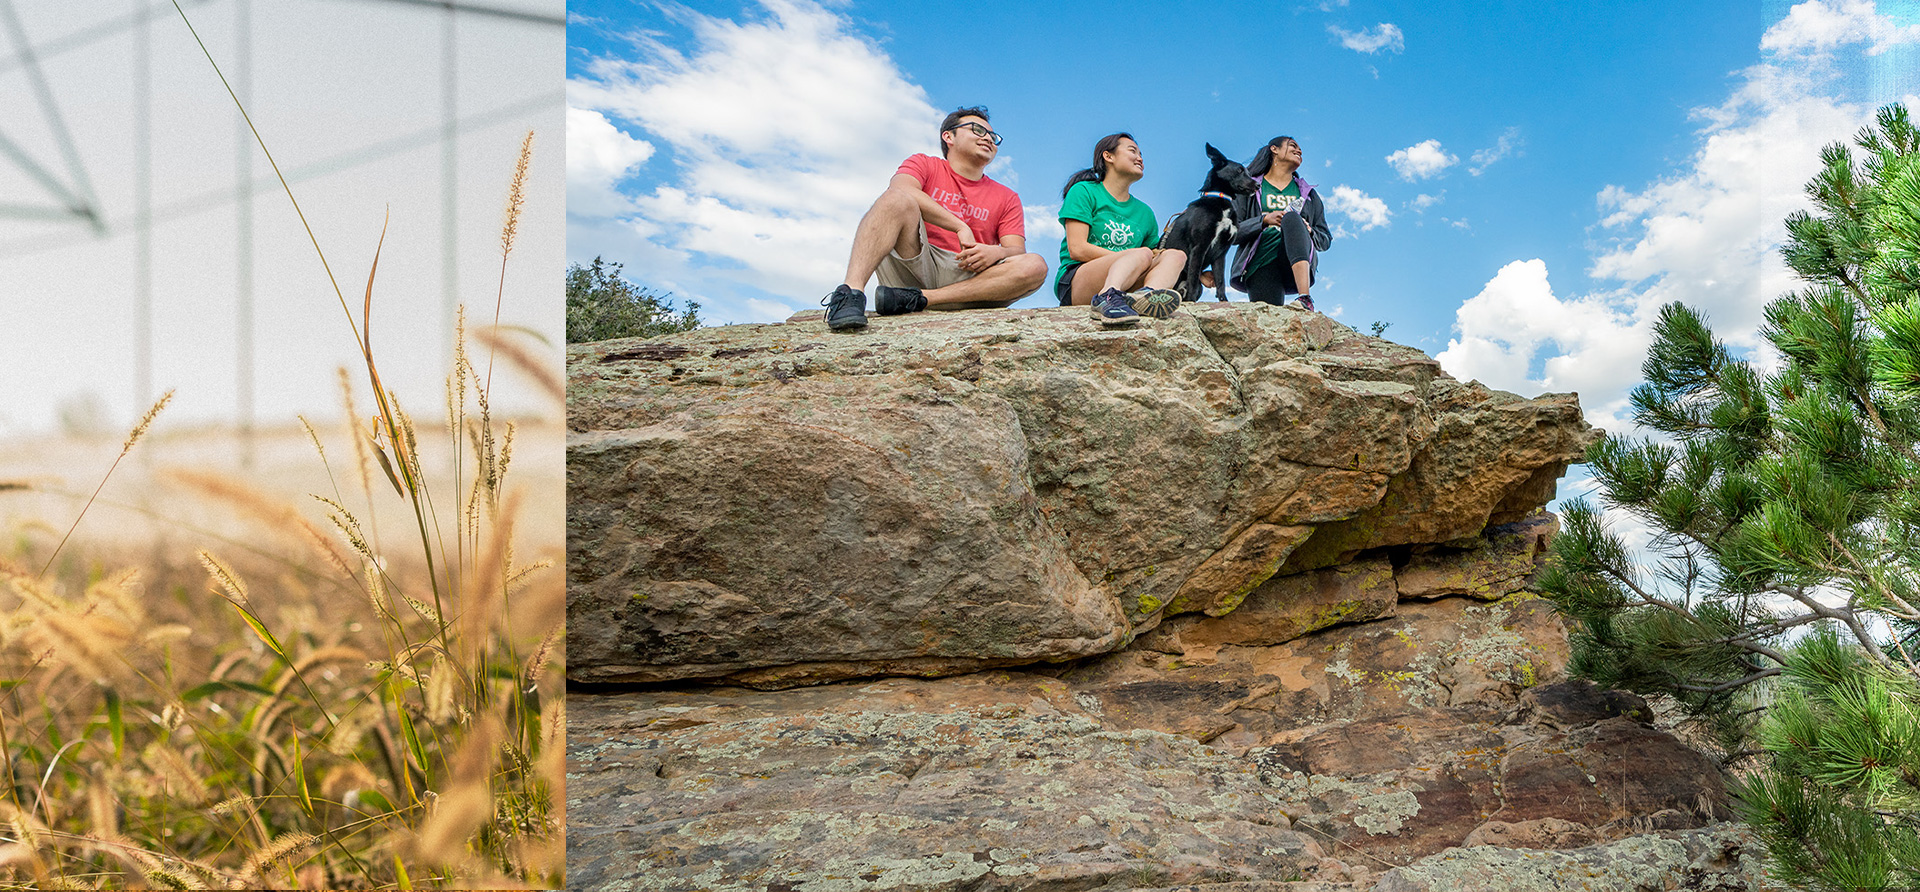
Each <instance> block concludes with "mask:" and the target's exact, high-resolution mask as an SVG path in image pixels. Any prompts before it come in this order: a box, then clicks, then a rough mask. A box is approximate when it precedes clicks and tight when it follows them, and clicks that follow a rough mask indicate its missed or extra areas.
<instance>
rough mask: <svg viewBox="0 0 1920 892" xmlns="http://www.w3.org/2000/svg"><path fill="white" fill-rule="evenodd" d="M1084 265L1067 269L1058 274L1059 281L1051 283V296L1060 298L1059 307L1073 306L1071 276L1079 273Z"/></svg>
mask: <svg viewBox="0 0 1920 892" xmlns="http://www.w3.org/2000/svg"><path fill="white" fill-rule="evenodd" d="M1085 265H1086V264H1084V263H1076V264H1074V265H1072V266H1069V267H1067V269H1066V271H1065V272H1063V273H1061V274H1060V281H1058V282H1055V283H1053V296H1054V297H1057V298H1060V305H1061V306H1063V307H1070V306H1073V274H1074V273H1077V272H1079V271H1080V267H1082V266H1085Z"/></svg>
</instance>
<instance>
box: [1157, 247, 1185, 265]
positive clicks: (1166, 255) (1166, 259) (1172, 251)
mask: <svg viewBox="0 0 1920 892" xmlns="http://www.w3.org/2000/svg"><path fill="white" fill-rule="evenodd" d="M1160 262H1161V263H1162V264H1168V263H1172V264H1185V263H1186V262H1187V252H1185V251H1182V250H1180V249H1179V248H1168V249H1167V250H1166V251H1165V252H1163V253H1162V254H1161V255H1160Z"/></svg>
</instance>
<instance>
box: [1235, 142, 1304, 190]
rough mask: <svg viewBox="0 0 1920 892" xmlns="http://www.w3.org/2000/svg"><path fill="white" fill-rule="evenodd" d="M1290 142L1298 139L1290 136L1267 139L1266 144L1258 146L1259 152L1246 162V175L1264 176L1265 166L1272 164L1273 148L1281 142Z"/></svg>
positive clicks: (1255, 177) (1257, 177)
mask: <svg viewBox="0 0 1920 892" xmlns="http://www.w3.org/2000/svg"><path fill="white" fill-rule="evenodd" d="M1290 142H1291V143H1297V142H1299V140H1297V139H1294V138H1293V137H1291V136H1276V137H1274V138H1272V139H1270V140H1267V144H1266V145H1264V146H1261V147H1260V154H1258V155H1255V156H1253V160H1252V161H1248V162H1247V176H1250V177H1253V178H1254V179H1256V180H1257V179H1259V178H1261V177H1264V176H1266V175H1267V168H1270V167H1272V166H1273V150H1274V149H1277V148H1279V147H1280V145H1281V144H1282V143H1290Z"/></svg>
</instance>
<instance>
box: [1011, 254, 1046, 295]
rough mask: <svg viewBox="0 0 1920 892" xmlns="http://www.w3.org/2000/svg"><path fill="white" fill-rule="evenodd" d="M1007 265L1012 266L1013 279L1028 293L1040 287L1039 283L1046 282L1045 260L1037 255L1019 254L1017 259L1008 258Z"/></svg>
mask: <svg viewBox="0 0 1920 892" xmlns="http://www.w3.org/2000/svg"><path fill="white" fill-rule="evenodd" d="M1007 263H1008V264H1010V265H1012V267H1013V274H1014V277H1015V278H1016V279H1018V280H1019V281H1020V284H1021V286H1022V287H1025V288H1026V289H1027V290H1029V291H1031V290H1033V289H1035V288H1038V287H1040V283H1042V282H1045V281H1046V280H1047V261H1046V258H1044V257H1041V256H1040V255H1038V254H1021V255H1020V256H1018V257H1013V258H1009V259H1008V260H1007Z"/></svg>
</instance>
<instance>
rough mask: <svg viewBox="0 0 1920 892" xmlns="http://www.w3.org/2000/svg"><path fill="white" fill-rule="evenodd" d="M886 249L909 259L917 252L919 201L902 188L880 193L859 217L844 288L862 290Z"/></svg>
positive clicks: (885, 254)
mask: <svg viewBox="0 0 1920 892" xmlns="http://www.w3.org/2000/svg"><path fill="white" fill-rule="evenodd" d="M889 251H891V252H893V253H895V254H898V255H900V256H901V257H908V258H911V257H917V256H919V254H920V203H919V201H918V200H917V199H915V198H914V197H913V196H912V195H910V194H908V193H907V192H906V191H905V190H902V189H888V190H887V191H885V192H882V193H880V197H879V198H876V199H874V201H873V207H870V208H868V209H867V215H866V216H864V217H861V218H860V226H859V227H858V228H856V229H854V231H853V251H852V252H851V253H850V254H849V255H848V257H847V278H846V283H847V287H848V288H852V289H853V290H855V291H865V290H866V288H867V280H868V279H871V278H873V271H874V270H875V269H878V268H879V267H880V261H881V259H883V258H885V257H886V256H887V252H889Z"/></svg>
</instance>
